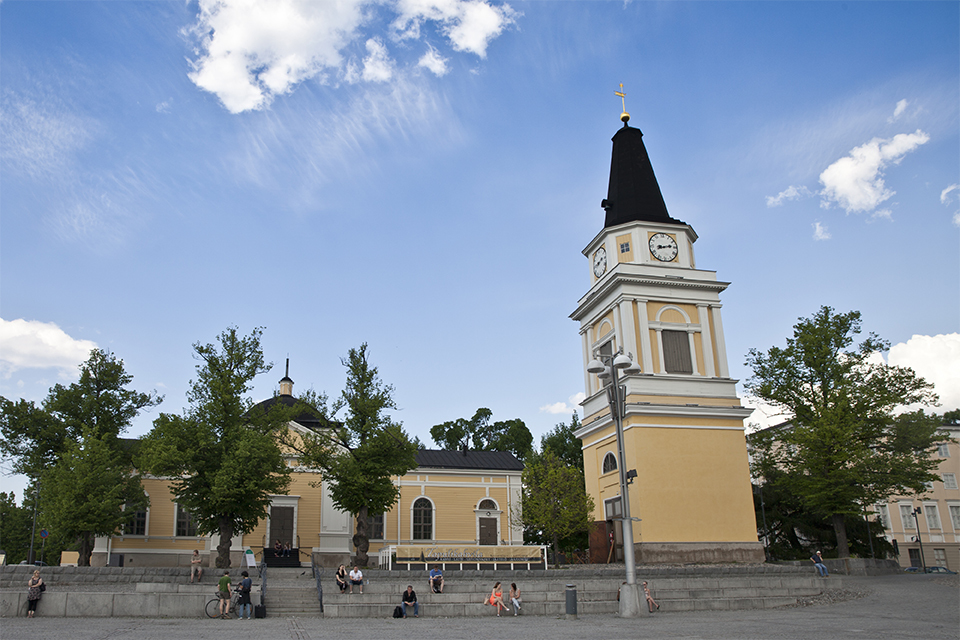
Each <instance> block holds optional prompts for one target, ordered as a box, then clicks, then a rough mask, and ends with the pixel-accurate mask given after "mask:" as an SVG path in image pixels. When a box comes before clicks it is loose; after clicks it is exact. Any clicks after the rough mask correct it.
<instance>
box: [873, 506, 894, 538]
mask: <svg viewBox="0 0 960 640" xmlns="http://www.w3.org/2000/svg"><path fill="white" fill-rule="evenodd" d="M873 508H874V510H876V512H877V520H879V521H880V526H881V527H883V528H884V529H890V530H891V531H892V530H893V527H892V526H891V522H890V509H889V507H887V505H885V504H876V505H874V507H873Z"/></svg>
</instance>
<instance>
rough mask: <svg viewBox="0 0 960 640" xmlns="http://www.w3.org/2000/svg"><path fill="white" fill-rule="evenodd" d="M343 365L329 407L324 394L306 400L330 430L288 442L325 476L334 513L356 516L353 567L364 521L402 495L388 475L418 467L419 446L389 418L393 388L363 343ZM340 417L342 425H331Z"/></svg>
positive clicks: (360, 556)
mask: <svg viewBox="0 0 960 640" xmlns="http://www.w3.org/2000/svg"><path fill="white" fill-rule="evenodd" d="M341 362H342V364H343V365H344V366H345V367H346V369H347V381H346V385H345V387H344V389H343V391H342V392H341V394H340V396H339V397H338V398H337V399H336V400H335V401H334V402H333V403H332V404H331V405H330V407H329V408H328V407H327V405H326V402H327V398H326V397H325V396H323V395H320V396H317V395H313V394H311V395H310V397H309V398H308V401H309V402H310V403H311V404H313V405H314V406H316V407H317V408H318V410H319V411H320V413H321V415H322V416H323V417H324V418H325V419H326V420H327V421H328V423H329V424H330V425H331V426H330V428H328V429H323V430H321V432H320V433H316V434H307V435H298V436H297V437H295V438H290V439H289V440H288V441H287V443H288V445H289V446H290V447H292V448H294V449H295V450H297V451H299V452H300V454H301V457H300V464H301V465H303V466H306V467H312V468H315V469H320V470H321V471H322V472H323V477H324V480H326V481H327V484H328V487H329V491H330V498H331V499H332V500H333V503H334V504H335V505H336V506H337V508H339V509H341V510H343V511H346V512H348V513H352V514H354V515H355V516H356V518H357V533H356V535H354V537H353V544H354V546H355V547H356V548H357V562H358V563H359V564H360V565H363V566H366V564H367V560H368V556H367V552H368V551H369V549H370V539H369V536H368V531H369V528H368V524H369V523H368V518H369V516H370V515H372V514H378V513H383V512H385V511H388V510H389V509H390V508H391V507H392V506H393V505H394V504H396V502H397V499H398V498H399V495H400V494H399V489H398V487H397V486H396V485H394V483H393V480H392V476H402V475H403V474H405V473H406V472H407V471H409V470H410V469H413V468H415V467H416V466H417V461H416V454H417V445H416V444H415V443H414V442H413V441H411V440H410V438H409V437H408V436H407V434H406V433H405V432H404V430H403V427H402V425H401V424H400V423H399V422H394V421H393V420H392V419H391V418H390V417H389V415H387V413H386V412H387V411H388V410H390V409H396V404H395V403H394V400H393V387H392V386H391V385H388V384H385V383H384V382H383V381H382V380H380V378H379V376H378V374H377V368H376V367H373V366H371V365H370V362H369V360H368V357H367V345H366V343H364V344H362V345H361V346H360V348H359V349H350V351H349V353H348V355H347V357H346V358H343V359H341ZM341 412H342V416H343V417H342V422H334V421H333V419H334V418H335V417H336V416H337V415H338V414H341Z"/></svg>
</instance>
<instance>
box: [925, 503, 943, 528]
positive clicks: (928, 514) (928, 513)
mask: <svg viewBox="0 0 960 640" xmlns="http://www.w3.org/2000/svg"><path fill="white" fill-rule="evenodd" d="M923 517H924V518H926V520H927V530H928V531H933V530H936V531H941V530H942V529H941V524H942V523H941V521H940V510H939V509H938V508H937V503H936V502H925V503H924V504H923Z"/></svg>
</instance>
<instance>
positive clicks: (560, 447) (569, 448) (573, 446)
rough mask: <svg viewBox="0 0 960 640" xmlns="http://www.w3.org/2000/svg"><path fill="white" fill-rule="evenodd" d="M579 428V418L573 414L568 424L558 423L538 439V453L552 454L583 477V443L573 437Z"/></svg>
mask: <svg viewBox="0 0 960 640" xmlns="http://www.w3.org/2000/svg"><path fill="white" fill-rule="evenodd" d="M579 428H580V418H579V417H578V416H577V414H576V412H574V413H573V415H572V416H570V424H567V423H566V422H560V423H558V424H557V426H555V427H554V428H553V430H552V431H548V432H547V433H546V434H544V435H543V436H542V437H541V438H540V451H541V452H543V453H545V452H547V451H549V452H551V453H553V455H555V456H557V458H559V459H560V461H561V462H563V463H564V464H565V465H567V466H568V467H573V468H575V469H579V470H580V475H583V442H582V441H581V440H580V438H578V437H576V436H575V435H573V434H574V432H575V431H576V430H577V429H579Z"/></svg>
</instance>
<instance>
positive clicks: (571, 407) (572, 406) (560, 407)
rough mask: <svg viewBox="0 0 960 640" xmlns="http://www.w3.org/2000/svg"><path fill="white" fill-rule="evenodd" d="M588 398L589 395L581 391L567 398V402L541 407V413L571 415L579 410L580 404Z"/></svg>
mask: <svg viewBox="0 0 960 640" xmlns="http://www.w3.org/2000/svg"><path fill="white" fill-rule="evenodd" d="M586 397H587V394H585V393H583V392H582V391H581V392H580V393H575V394H573V395H572V396H570V397H569V398H567V401H566V402H554V403H553V404H547V405H544V406H542V407H540V411H542V412H544V413H552V414H566V415H571V414H573V413H574V412H575V411H576V410H577V407H579V406H580V403H581V402H583V400H584V398H586Z"/></svg>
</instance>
